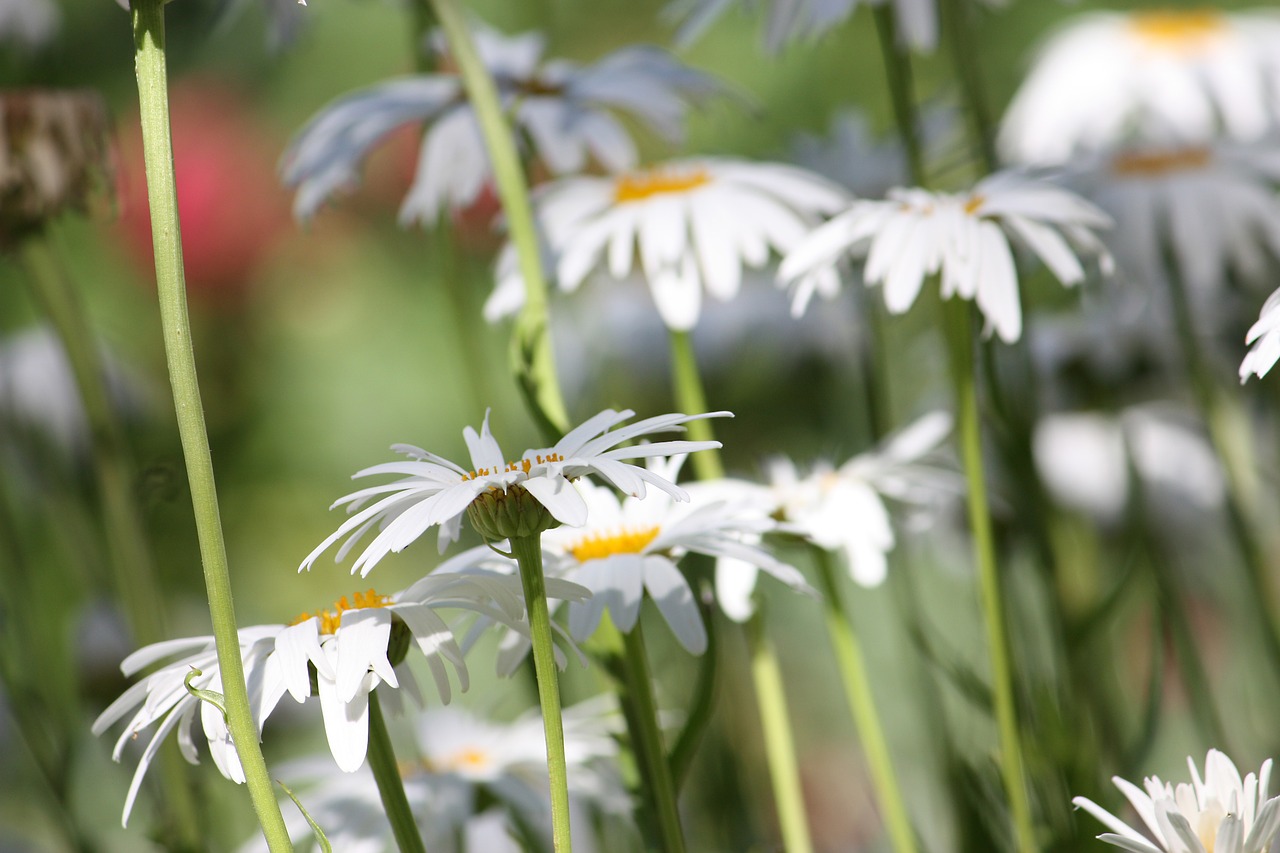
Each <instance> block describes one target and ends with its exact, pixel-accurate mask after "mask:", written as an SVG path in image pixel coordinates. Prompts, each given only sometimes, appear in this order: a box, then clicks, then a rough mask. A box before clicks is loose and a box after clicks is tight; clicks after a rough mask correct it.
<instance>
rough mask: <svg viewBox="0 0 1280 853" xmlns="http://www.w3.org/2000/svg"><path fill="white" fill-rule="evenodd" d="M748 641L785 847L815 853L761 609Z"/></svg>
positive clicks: (790, 852) (779, 679) (775, 662)
mask: <svg viewBox="0 0 1280 853" xmlns="http://www.w3.org/2000/svg"><path fill="white" fill-rule="evenodd" d="M747 642H748V644H749V645H750V648H751V677H752V682H753V683H754V684H755V689H756V706H757V707H758V708H759V709H760V725H761V728H763V729H764V749H765V756H766V758H768V761H769V779H770V781H772V782H773V800H774V802H775V803H776V804H777V807H778V825H779V827H780V828H781V829H782V845H783V848H784V849H785V850H786V851H787V853H813V842H812V841H811V840H810V838H809V817H808V815H807V814H806V812H805V808H804V791H803V789H802V787H801V785H800V770H799V767H798V765H797V763H796V747H795V742H794V741H793V740H792V738H791V718H790V715H789V714H788V713H787V699H786V696H785V695H783V690H782V672H781V670H780V668H779V667H778V657H777V655H776V654H775V653H774V651H773V644H772V643H771V642H770V641H769V636H768V634H766V633H765V627H764V616H763V614H762V612H761V610H759V609H758V610H757V611H756V613H755V615H754V616H752V617H751V619H750V620H749V621H748V622H747Z"/></svg>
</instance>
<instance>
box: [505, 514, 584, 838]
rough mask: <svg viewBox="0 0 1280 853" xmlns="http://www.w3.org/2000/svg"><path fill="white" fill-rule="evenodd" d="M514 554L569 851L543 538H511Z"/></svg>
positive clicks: (559, 820)
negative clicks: (517, 565)
mask: <svg viewBox="0 0 1280 853" xmlns="http://www.w3.org/2000/svg"><path fill="white" fill-rule="evenodd" d="M511 553H512V554H514V555H515V558H516V562H518V563H519V564H520V581H521V583H522V584H523V585H524V600H525V606H526V607H527V608H528V609H529V631H530V634H531V637H532V640H533V668H534V671H535V672H536V673H537V676H538V702H539V704H540V705H541V706H542V726H543V731H544V732H546V736H547V774H548V775H549V776H550V777H551V837H552V839H553V842H554V844H555V851H556V853H569V851H570V850H572V849H573V843H572V841H571V839H570V836H569V770H568V766H567V765H566V764H565V759H564V720H563V719H562V718H561V716H560V682H559V674H558V673H557V672H556V655H555V648H554V646H553V645H552V633H551V614H550V613H549V612H548V610H547V585H546V580H545V579H544V578H543V576H542V537H541V535H534V536H523V537H521V536H515V537H512V538H511Z"/></svg>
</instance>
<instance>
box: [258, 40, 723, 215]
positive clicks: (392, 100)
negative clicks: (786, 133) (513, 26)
mask: <svg viewBox="0 0 1280 853" xmlns="http://www.w3.org/2000/svg"><path fill="white" fill-rule="evenodd" d="M474 36H475V40H476V48H477V50H478V51H479V53H480V56H481V59H482V60H483V61H484V63H485V65H486V66H487V67H488V69H489V71H490V73H491V74H493V76H494V79H495V81H496V83H497V84H498V91H499V95H500V97H501V98H502V100H503V103H504V105H505V106H506V107H507V108H509V110H510V111H511V113H512V117H513V121H514V123H515V125H516V127H515V130H516V134H517V137H518V138H522V139H523V138H527V139H529V140H530V141H531V142H532V144H533V151H532V152H530V153H531V154H532V155H534V156H536V157H537V158H538V159H539V160H540V161H541V162H542V163H543V164H544V165H545V166H546V167H547V169H548V170H549V171H550V172H551V173H552V174H554V175H567V174H574V173H577V172H580V171H582V170H583V169H585V168H587V166H588V165H589V163H591V162H592V161H594V162H595V163H597V164H599V165H600V166H603V167H604V168H605V169H607V170H609V171H619V170H623V169H629V168H631V167H632V166H634V165H635V164H636V162H637V154H636V147H635V143H634V142H632V140H631V136H630V134H629V133H628V131H627V130H626V128H625V126H624V124H623V123H622V122H621V121H619V119H618V118H617V117H616V116H615V115H614V112H622V113H626V114H627V115H629V116H630V117H632V118H635V119H638V120H639V121H640V123H641V124H643V125H644V126H646V127H647V128H649V129H650V130H652V131H654V132H656V133H658V134H659V135H661V136H663V137H664V138H666V139H668V140H671V141H673V142H674V141H678V140H679V138H680V135H681V125H682V123H683V120H684V116H685V113H686V111H687V109H688V106H689V104H690V103H691V102H696V101H700V100H702V99H705V98H707V97H709V96H711V95H712V94H715V93H717V92H720V91H721V87H720V85H719V84H718V83H716V82H715V81H714V80H713V79H712V78H711V77H709V76H707V75H705V74H702V73H701V72H698V71H695V70H693V69H692V68H689V67H687V66H685V65H683V64H682V63H680V62H679V61H678V60H676V59H675V58H673V57H672V56H670V55H669V54H667V53H666V52H664V51H662V50H661V49H659V48H656V47H643V46H632V47H625V48H622V49H620V50H617V51H614V52H613V53H611V54H609V55H608V56H606V57H605V58H603V59H601V60H599V61H598V62H595V63H593V64H591V65H587V66H579V65H578V64H576V63H574V62H570V61H569V60H565V59H544V57H543V50H544V47H545V45H544V39H543V37H542V35H541V34H540V33H536V32H534V33H525V34H522V35H518V36H510V37H508V36H505V35H502V34H500V33H498V32H496V31H494V30H491V29H489V28H488V27H485V26H483V25H476V26H475V32H474ZM411 122H426V123H427V124H428V127H427V129H426V133H425V134H424V136H423V140H422V148H421V151H420V153H419V158H418V166H417V172H416V174H415V176H414V180H413V185H412V186H411V187H410V189H409V193H408V195H406V196H405V199H404V202H403V203H402V204H401V206H400V221H401V223H402V224H406V225H407V224H411V223H414V222H422V223H433V222H434V221H435V220H436V219H437V217H438V216H439V214H440V212H441V211H442V210H444V209H446V208H448V209H454V210H457V209H460V208H465V207H467V206H469V205H470V204H471V203H472V202H474V201H476V199H477V198H478V197H479V196H480V193H481V192H482V190H484V188H485V187H486V186H487V185H488V184H489V182H490V178H491V167H490V164H489V159H488V155H487V154H486V153H485V146H484V140H483V138H482V137H481V134H480V126H479V124H478V122H477V120H476V116H475V112H474V110H473V109H472V107H471V104H470V102H469V101H468V100H467V98H466V95H465V93H464V91H463V87H462V79H461V77H460V76H459V75H458V74H457V73H455V72H452V71H441V72H439V73H435V74H425V75H417V76H413V77H404V78H401V79H397V80H392V81H390V82H387V83H381V84H379V85H376V86H373V87H371V88H368V89H364V90H361V91H358V92H356V93H354V94H351V95H346V96H344V97H342V98H340V99H339V100H337V101H335V102H334V103H332V104H330V105H329V106H327V107H325V108H324V109H323V110H322V111H321V112H320V113H319V114H318V115H317V116H316V117H315V118H313V119H312V120H311V121H310V123H308V124H307V126H306V127H304V128H303V129H302V131H301V132H300V133H299V134H298V135H297V137H296V138H295V139H294V141H293V143H292V144H291V145H290V146H289V149H288V150H287V151H286V152H285V154H284V158H283V163H284V165H283V172H284V180H285V183H287V184H289V185H290V186H294V187H297V189H298V194H297V197H296V199H295V201H294V213H295V214H296V215H297V216H298V218H300V219H307V218H309V217H310V216H312V215H313V214H314V213H315V212H316V210H317V209H318V208H319V207H320V205H321V204H322V203H323V202H324V201H325V200H326V199H328V198H329V197H330V196H332V195H333V194H334V193H335V192H336V191H338V190H340V189H342V188H344V187H346V186H348V185H350V184H352V183H354V182H355V180H356V177H357V174H358V171H359V168H360V164H361V162H362V161H363V160H364V158H365V157H366V156H367V155H368V154H369V152H370V150H371V149H372V148H373V147H374V146H376V145H377V144H378V143H379V142H381V141H382V139H383V138H384V137H386V135H387V134H388V133H390V132H391V131H392V130H394V129H396V128H398V127H400V126H401V125H405V124H409V123H411Z"/></svg>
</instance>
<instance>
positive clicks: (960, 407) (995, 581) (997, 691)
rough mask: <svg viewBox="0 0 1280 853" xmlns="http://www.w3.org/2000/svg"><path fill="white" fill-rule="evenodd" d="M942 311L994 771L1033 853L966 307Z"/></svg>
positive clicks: (1023, 851)
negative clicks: (987, 674)
mask: <svg viewBox="0 0 1280 853" xmlns="http://www.w3.org/2000/svg"><path fill="white" fill-rule="evenodd" d="M944 308H945V310H946V313H947V317H946V320H947V322H946V330H947V343H948V345H949V348H950V356H951V358H950V362H951V377H952V381H953V383H954V385H955V394H956V410H957V412H956V414H957V417H956V420H957V427H958V433H957V434H958V438H959V441H960V455H961V458H962V459H963V460H964V470H965V478H966V480H967V481H968V487H969V488H968V492H969V525H970V530H971V531H972V535H973V548H974V557H975V559H976V562H977V568H978V580H979V584H980V586H981V591H982V615H983V621H984V623H985V627H986V636H987V653H988V654H989V655H990V659H991V688H992V694H993V698H994V700H995V709H996V726H997V728H998V729H999V732H1000V752H1001V761H1000V771H1001V774H1002V776H1003V779H1004V787H1005V794H1006V796H1008V798H1009V810H1010V813H1011V817H1012V819H1013V828H1014V834H1015V838H1016V842H1017V849H1018V851H1019V853H1033V852H1034V851H1035V850H1037V847H1036V842H1035V831H1034V829H1033V827H1032V823H1031V804H1030V802H1029V800H1028V797H1027V781H1026V772H1025V770H1024V767H1023V761H1022V744H1021V740H1020V737H1019V733H1018V717H1017V710H1016V707H1015V704H1014V695H1013V668H1012V666H1011V665H1010V661H1009V640H1008V637H1007V636H1006V631H1005V614H1004V605H1003V602H1002V601H1001V595H1000V574H999V569H998V568H997V566H996V552H995V540H994V538H993V535H992V530H991V513H990V509H989V508H988V506H987V486H986V482H985V481H984V479H983V477H984V474H983V465H982V439H981V434H980V430H981V426H980V424H979V420H978V391H977V385H976V382H975V378H974V363H973V331H972V328H971V325H970V323H971V317H970V314H969V303H968V302H964V301H962V300H958V299H952V300H949V301H948V302H947V303H946V305H945V306H944Z"/></svg>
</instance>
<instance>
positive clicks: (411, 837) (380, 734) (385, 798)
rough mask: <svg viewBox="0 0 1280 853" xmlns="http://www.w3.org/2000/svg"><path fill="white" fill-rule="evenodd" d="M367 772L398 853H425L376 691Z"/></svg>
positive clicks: (371, 699) (372, 699)
mask: <svg viewBox="0 0 1280 853" xmlns="http://www.w3.org/2000/svg"><path fill="white" fill-rule="evenodd" d="M369 769H370V770H372V771H373V781H374V782H376V783H377V784H378V796H379V797H381V798H382V810H383V811H385V812H386V813H387V820H388V821H390V823H391V833H392V835H394V836H395V839H396V846H397V847H398V848H400V851H401V853H426V849H427V848H426V845H424V844H423V843H422V835H421V834H420V833H419V832H418V822H417V821H416V820H414V818H413V811H412V810H411V809H410V808H409V798H408V797H407V796H405V793H404V778H403V777H401V775H400V765H399V764H398V763H397V762H396V753H395V750H394V749H393V748H392V746H391V735H390V734H389V733H388V732H387V721H386V720H385V719H383V717H382V702H381V701H380V700H379V699H378V691H377V690H374V691H373V692H372V693H370V694H369Z"/></svg>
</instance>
